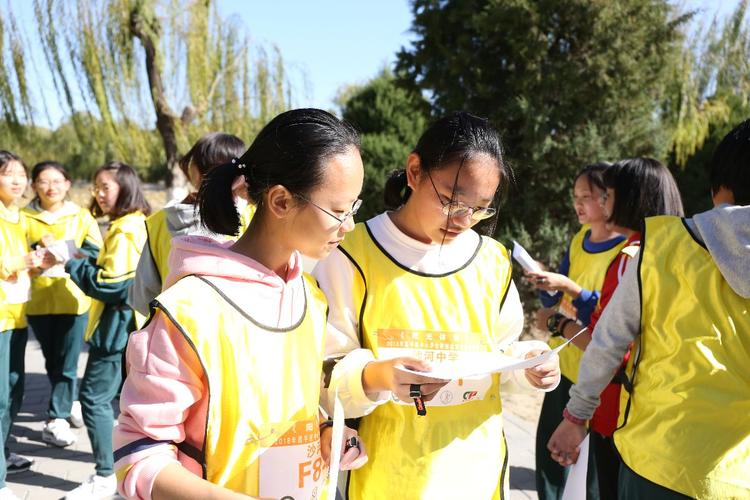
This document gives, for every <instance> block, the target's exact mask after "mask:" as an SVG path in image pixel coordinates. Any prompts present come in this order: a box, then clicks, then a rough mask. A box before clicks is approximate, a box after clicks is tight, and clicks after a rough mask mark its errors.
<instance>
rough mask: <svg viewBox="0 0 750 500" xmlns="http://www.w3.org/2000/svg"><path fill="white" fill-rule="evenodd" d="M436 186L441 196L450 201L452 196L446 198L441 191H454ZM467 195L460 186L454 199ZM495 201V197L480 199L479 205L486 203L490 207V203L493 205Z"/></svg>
mask: <svg viewBox="0 0 750 500" xmlns="http://www.w3.org/2000/svg"><path fill="white" fill-rule="evenodd" d="M436 186H437V187H438V193H439V194H440V196H441V197H443V198H445V199H447V200H449V201H450V199H451V197H450V196H445V195H444V194H442V193H441V192H440V189H441V188H442V190H443V192H446V191H447V192H451V191H453V190H452V189H445V186H442V185H438V184H436ZM465 194H466V193H465V192H464V190H463V189H461V188H459V187H458V186H456V190H455V191H453V196H454V197H456V196H459V195H460V196H464V195H465ZM494 199H495V198H494V196H493V197H491V198H480V199H479V200H478V201H479V203H480V204H484V203H486V204H488V205H489V204H490V203H492V202H493V201H494Z"/></svg>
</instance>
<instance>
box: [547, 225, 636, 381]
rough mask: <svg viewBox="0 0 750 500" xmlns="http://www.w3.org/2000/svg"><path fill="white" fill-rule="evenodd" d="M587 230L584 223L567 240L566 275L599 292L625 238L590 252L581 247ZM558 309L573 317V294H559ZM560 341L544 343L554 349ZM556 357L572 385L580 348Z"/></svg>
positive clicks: (574, 309) (575, 374) (574, 310)
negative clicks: (610, 245)
mask: <svg viewBox="0 0 750 500" xmlns="http://www.w3.org/2000/svg"><path fill="white" fill-rule="evenodd" d="M589 229H590V226H589V225H588V224H585V225H584V226H583V227H581V230H580V231H578V233H576V235H575V236H573V239H572V240H571V242H570V249H569V250H568V256H569V260H570V268H569V270H568V277H569V278H570V279H571V280H573V281H575V282H576V283H578V284H579V285H580V286H581V287H583V288H585V289H587V290H597V291H601V289H602V284H603V283H604V277H605V276H606V274H607V269H608V268H609V265H610V263H612V261H613V260H614V258H615V257H617V254H618V253H619V252H620V250H621V249H622V247H623V246H624V245H625V240H623V241H622V242H621V243H619V244H618V245H615V246H614V247H612V248H610V249H609V250H605V251H603V252H596V253H592V252H589V251H587V250H586V249H584V248H583V240H584V237H585V236H586V232H587V231H588V230H589ZM560 312H562V313H563V314H565V315H566V316H568V317H569V318H573V319H575V318H576V312H577V310H576V307H575V306H574V305H573V297H571V296H570V295H568V294H565V295H563V298H562V301H561V302H560ZM564 342H565V339H564V338H562V337H552V338H550V339H549V342H548V343H549V346H550V347H551V348H553V349H554V348H555V347H557V346H559V345H561V344H562V343H564ZM558 356H559V357H560V372H561V373H562V374H563V376H565V378H567V379H568V380H570V381H571V382H573V383H574V384H575V383H576V382H578V368H579V365H580V364H581V358H582V357H583V351H582V350H580V349H577V348H575V347H572V348H570V349H563V350H562V351H560V352H559V353H558Z"/></svg>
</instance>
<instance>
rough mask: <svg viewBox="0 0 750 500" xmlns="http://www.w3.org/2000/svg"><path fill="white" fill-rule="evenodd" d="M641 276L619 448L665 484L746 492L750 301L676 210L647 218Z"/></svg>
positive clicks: (716, 492)
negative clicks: (636, 333)
mask: <svg viewBox="0 0 750 500" xmlns="http://www.w3.org/2000/svg"><path fill="white" fill-rule="evenodd" d="M639 278H640V288H641V308H642V313H641V335H640V337H639V346H638V349H637V354H636V355H635V356H634V357H635V358H636V360H635V362H634V366H635V368H634V374H633V375H631V380H633V383H634V385H633V389H632V393H631V396H630V400H629V402H628V403H627V405H626V407H625V411H621V412H620V420H621V422H620V423H621V428H620V429H618V430H617V431H616V432H615V434H614V438H615V444H616V446H617V449H618V450H619V452H620V454H621V455H622V458H623V460H624V462H625V464H626V465H627V466H628V467H630V468H631V469H632V470H633V471H635V472H636V473H637V474H639V475H640V476H643V477H645V478H646V479H648V480H649V481H652V482H654V483H656V484H659V485H661V486H664V487H666V488H669V489H671V490H674V491H678V492H680V493H682V494H685V495H688V496H690V497H694V498H698V499H717V500H718V499H728V498H750V476H749V475H748V473H750V374H749V372H748V368H747V367H748V360H750V313H749V309H750V300H748V299H743V298H742V297H740V296H739V295H737V294H736V293H735V292H734V291H733V290H732V289H731V288H730V287H729V285H728V284H727V282H726V280H725V279H724V278H723V277H722V275H721V273H720V271H719V269H718V268H717V267H716V264H715V263H714V261H713V259H712V258H711V256H710V254H709V253H708V251H707V250H706V249H705V248H704V247H703V246H702V245H701V244H700V243H698V242H697V240H695V239H694V238H693V237H692V234H691V233H690V232H689V230H688V229H687V227H686V226H685V225H684V222H683V221H682V220H681V219H680V218H678V217H671V216H660V217H651V218H648V219H646V230H645V232H644V233H643V235H642V239H641V257H640V262H639ZM632 358H633V357H631V359H632ZM633 376H634V378H632V377H633ZM623 392H624V391H623Z"/></svg>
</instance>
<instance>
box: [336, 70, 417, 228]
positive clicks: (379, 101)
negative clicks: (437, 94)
mask: <svg viewBox="0 0 750 500" xmlns="http://www.w3.org/2000/svg"><path fill="white" fill-rule="evenodd" d="M341 102H342V115H343V118H344V119H346V120H348V121H349V122H351V123H352V124H354V126H355V127H357V128H358V130H359V131H360V133H361V134H362V161H363V162H364V165H365V181H364V188H363V190H362V200H363V204H362V209H361V211H360V215H359V216H358V218H359V219H360V220H366V219H367V218H369V217H372V216H373V215H375V214H378V213H380V212H382V211H383V210H384V204H383V186H384V185H385V181H386V179H387V178H388V175H389V174H390V172H392V171H393V170H398V169H401V168H404V165H405V163H406V157H407V156H408V155H409V153H410V152H411V150H412V148H413V147H414V146H415V145H416V144H417V140H418V139H419V136H420V135H421V133H422V132H423V131H424V129H425V127H426V125H427V118H426V112H425V110H426V109H427V103H426V101H425V100H424V99H423V98H422V96H421V95H420V94H418V93H415V92H413V91H408V90H404V89H402V88H399V87H398V86H397V85H396V81H395V79H394V77H393V75H392V74H391V73H390V72H388V71H383V72H382V73H381V74H380V75H379V76H377V77H376V78H374V79H373V80H371V81H370V82H369V83H367V84H366V85H364V86H362V87H359V88H356V87H349V88H347V89H344V90H343V92H342V99H341Z"/></svg>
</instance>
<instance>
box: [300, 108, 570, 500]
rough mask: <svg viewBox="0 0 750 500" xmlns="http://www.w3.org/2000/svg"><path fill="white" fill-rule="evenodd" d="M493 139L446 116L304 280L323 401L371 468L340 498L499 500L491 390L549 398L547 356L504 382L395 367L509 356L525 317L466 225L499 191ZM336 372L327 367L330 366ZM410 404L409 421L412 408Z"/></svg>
mask: <svg viewBox="0 0 750 500" xmlns="http://www.w3.org/2000/svg"><path fill="white" fill-rule="evenodd" d="M510 180H511V171H510V168H509V167H508V166H507V164H506V163H505V160H504V158H503V154H502V149H501V145H500V138H499V135H498V133H497V132H496V131H495V130H494V129H493V128H492V127H491V126H490V125H489V124H488V122H487V120H485V119H482V118H478V117H476V116H473V115H470V114H468V113H463V112H462V113H454V114H452V115H449V116H446V117H444V118H442V119H441V120H438V121H437V122H436V123H435V124H433V125H432V126H431V127H430V128H429V129H428V130H427V131H426V132H425V133H424V134H423V135H422V137H421V138H420V140H419V142H418V143H417V145H416V147H415V148H414V151H413V152H412V153H411V154H410V155H409V157H408V158H407V160H406V169H405V170H402V171H399V172H396V173H394V175H392V177H391V178H390V179H389V180H388V183H387V185H386V192H385V195H386V202H387V203H388V204H389V205H390V206H391V207H392V208H393V209H392V210H390V211H388V212H385V213H383V214H380V215H378V216H376V217H374V218H372V219H370V220H368V221H367V222H364V223H359V224H357V226H356V228H355V229H354V231H353V232H352V234H350V235H349V236H348V237H347V239H346V240H345V241H344V242H342V243H341V245H340V246H339V248H338V249H336V250H335V251H334V252H332V253H331V255H330V256H329V257H328V258H327V259H325V260H323V261H321V262H320V263H319V264H318V265H317V267H316V269H315V270H314V272H313V275H314V276H315V277H316V278H317V279H318V281H319V283H320V285H321V288H322V289H323V291H324V292H325V293H326V296H327V297H328V300H329V305H330V312H329V317H328V318H329V329H328V332H329V335H328V340H327V342H326V346H327V347H326V356H327V358H328V361H329V362H330V365H332V366H333V369H332V372H331V376H330V384H329V394H328V395H329V397H333V396H334V395H335V394H338V397H339V399H340V400H341V402H342V403H343V406H344V411H345V413H346V416H347V417H351V418H354V417H361V420H360V423H359V432H360V434H361V435H362V438H363V440H365V441H366V442H367V445H368V450H369V454H370V456H371V460H370V461H369V462H368V463H367V464H366V465H365V466H363V467H362V468H361V469H358V470H356V471H353V472H352V473H351V475H350V479H349V484H348V494H349V498H356V499H374V498H501V497H502V496H503V492H505V495H506V496H507V494H508V488H509V485H508V457H507V448H506V446H505V440H504V438H503V424H502V406H501V401H500V386H501V384H504V383H505V382H507V383H509V384H510V383H515V384H520V385H521V386H525V387H528V388H538V389H542V390H549V389H553V388H554V387H555V386H556V385H557V383H558V381H559V371H558V366H557V358H556V357H555V358H554V359H552V360H550V362H548V363H546V364H543V365H541V366H538V367H536V368H533V369H528V370H526V371H525V372H524V371H520V372H512V373H510V374H509V375H508V376H503V377H501V376H499V375H491V376H486V377H483V378H481V379H478V380H454V381H445V380H438V379H434V378H430V377H427V376H423V375H415V374H410V373H406V372H403V371H400V370H399V369H398V368H399V367H407V368H411V369H413V370H416V371H429V369H430V366H431V365H430V363H437V362H440V361H441V360H458V359H466V358H467V357H469V356H471V355H472V353H476V352H498V351H501V350H503V351H504V352H505V353H506V354H510V355H512V356H517V357H521V358H523V357H525V356H527V355H533V354H536V353H539V352H541V351H543V350H548V349H549V348H548V347H547V346H546V345H545V344H544V343H543V342H537V341H530V342H518V337H519V335H520V333H521V329H522V327H523V311H522V308H521V303H520V300H519V297H518V292H517V291H516V288H515V286H514V285H513V282H512V280H511V265H510V260H509V255H508V251H507V250H506V249H505V247H503V246H502V245H501V244H500V243H498V242H497V241H495V240H492V239H490V238H488V237H485V236H481V235H480V234H478V233H477V232H475V231H474V230H473V229H472V228H473V227H474V226H475V225H476V224H477V222H479V221H480V220H483V219H488V218H490V217H492V216H494V215H495V211H496V206H497V200H498V198H499V197H500V196H499V194H500V193H501V192H502V191H503V190H504V188H505V187H506V186H507V185H508V184H509V183H510ZM334 363H335V364H334ZM415 404H416V405H417V406H418V411H419V414H418V413H417V412H416V411H415V408H414V405H415Z"/></svg>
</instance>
